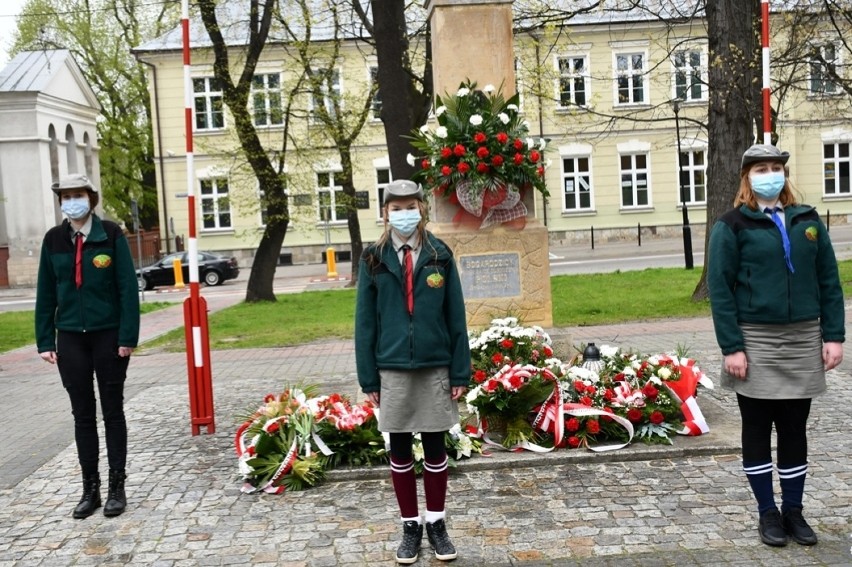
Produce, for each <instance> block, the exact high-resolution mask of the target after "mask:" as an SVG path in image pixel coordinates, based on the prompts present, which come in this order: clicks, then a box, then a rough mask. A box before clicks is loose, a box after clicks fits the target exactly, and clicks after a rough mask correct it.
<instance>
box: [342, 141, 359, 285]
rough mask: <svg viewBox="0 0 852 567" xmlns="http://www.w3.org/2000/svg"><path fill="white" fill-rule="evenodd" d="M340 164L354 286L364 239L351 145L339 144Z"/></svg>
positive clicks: (350, 279) (351, 281)
mask: <svg viewBox="0 0 852 567" xmlns="http://www.w3.org/2000/svg"><path fill="white" fill-rule="evenodd" d="M338 152H339V153H340V165H341V166H342V167H343V194H344V195H346V203H347V206H346V218H347V223H346V225H347V227H348V228H349V246H350V250H351V251H352V258H351V260H350V263H351V268H350V269H351V275H350V277H349V284H348V286H347V287H354V286H356V285H357V284H358V262H359V261H360V259H361V253H362V252H363V251H364V240H363V238H362V237H361V220H360V219H359V218H358V207H357V206H356V203H355V183H354V182H353V181H352V177H353V168H352V148H351V147H349V146H339V147H338Z"/></svg>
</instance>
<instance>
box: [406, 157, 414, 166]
mask: <svg viewBox="0 0 852 567" xmlns="http://www.w3.org/2000/svg"><path fill="white" fill-rule="evenodd" d="M405 161H407V162H408V165H410V166H412V167H414V156H413V155H411V154H406V155H405Z"/></svg>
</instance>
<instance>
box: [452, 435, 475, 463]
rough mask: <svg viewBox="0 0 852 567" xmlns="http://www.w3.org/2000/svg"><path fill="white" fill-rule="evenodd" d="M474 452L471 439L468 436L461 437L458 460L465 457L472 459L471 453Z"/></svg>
mask: <svg viewBox="0 0 852 567" xmlns="http://www.w3.org/2000/svg"><path fill="white" fill-rule="evenodd" d="M472 451H473V442H472V441H471V440H470V437H468V436H467V435H462V436H461V437H459V448H458V453H457V456H456V458H457V459H461V458H462V457H463V456H464V457H470V453H471V452H472Z"/></svg>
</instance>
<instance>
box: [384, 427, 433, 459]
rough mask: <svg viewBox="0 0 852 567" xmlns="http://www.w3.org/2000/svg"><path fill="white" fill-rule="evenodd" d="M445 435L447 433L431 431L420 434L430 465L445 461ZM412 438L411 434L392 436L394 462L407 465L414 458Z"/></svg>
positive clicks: (394, 434) (391, 444) (391, 449)
mask: <svg viewBox="0 0 852 567" xmlns="http://www.w3.org/2000/svg"><path fill="white" fill-rule="evenodd" d="M445 433H446V432H445V431H437V432H435V431H431V432H427V433H421V434H420V440H421V441H423V456H424V457H425V458H426V460H427V461H429V462H430V463H437V462H440V461H443V460H444V456H445V455H446V454H447V450H446V448H445V446H444V435H445ZM412 437H413V435H412V434H411V433H391V434H390V452H391V457H393V458H394V460H396V461H398V462H400V463H407V462H408V461H410V460H411V459H412V458H413V456H414V455H413V453H412V446H411V442H412Z"/></svg>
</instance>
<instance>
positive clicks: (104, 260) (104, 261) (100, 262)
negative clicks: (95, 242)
mask: <svg viewBox="0 0 852 567" xmlns="http://www.w3.org/2000/svg"><path fill="white" fill-rule="evenodd" d="M92 264H94V266H95V267H96V268H107V267H109V265H110V264H112V258H110V257H109V255H108V254H98V255H97V256H95V257H94V258H92Z"/></svg>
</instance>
